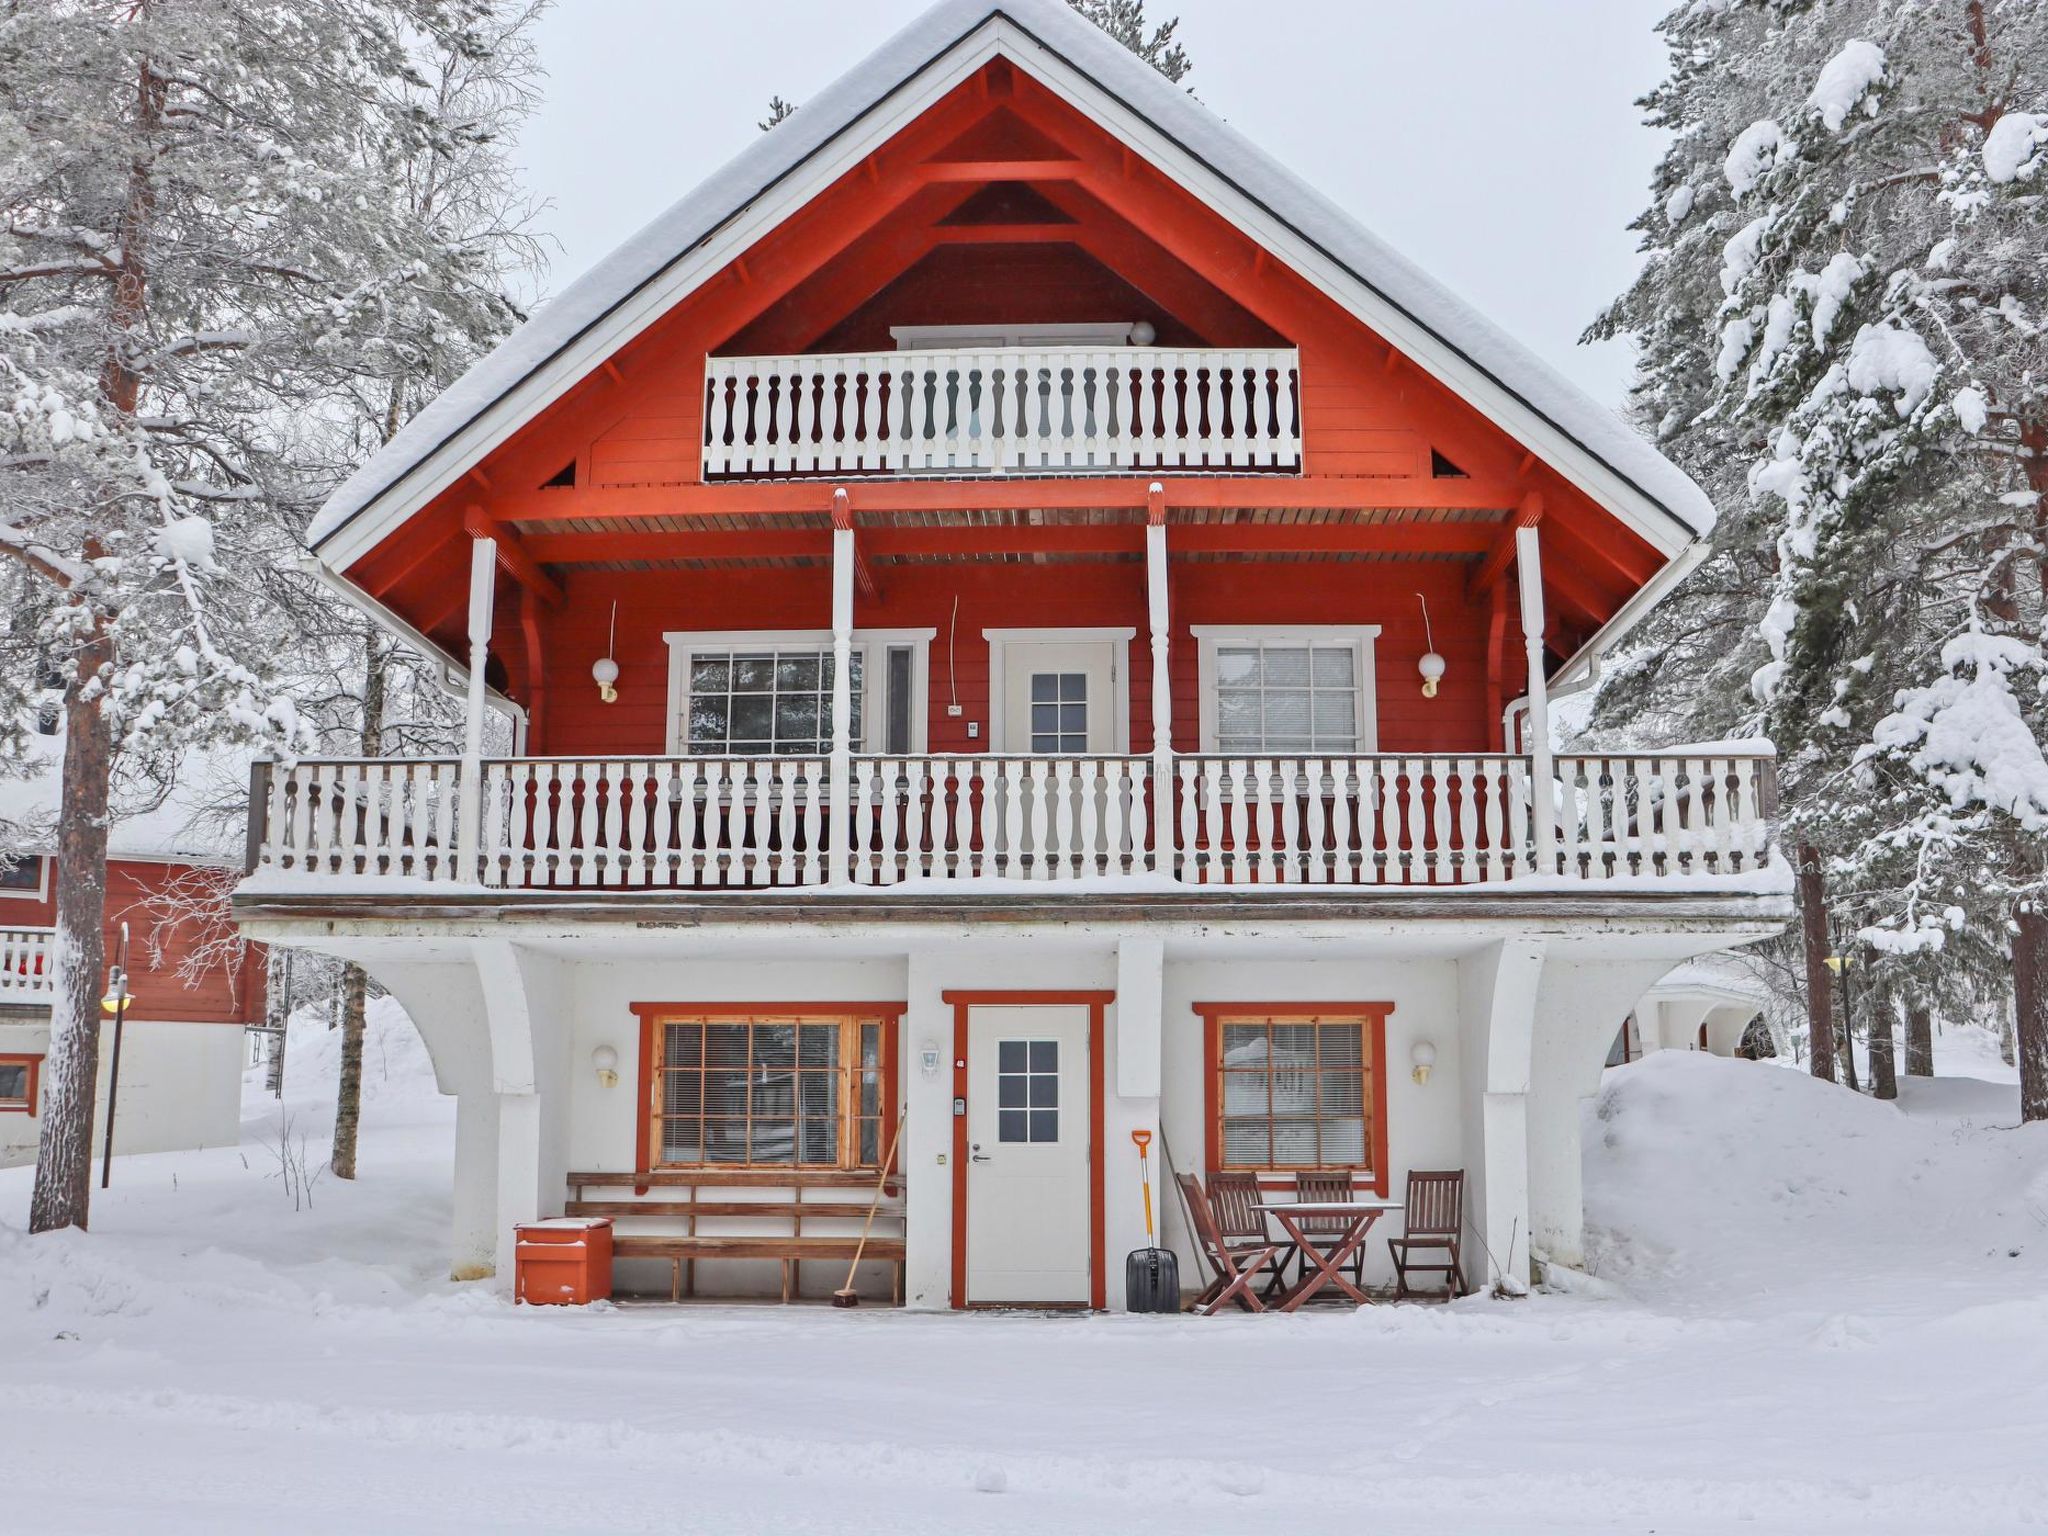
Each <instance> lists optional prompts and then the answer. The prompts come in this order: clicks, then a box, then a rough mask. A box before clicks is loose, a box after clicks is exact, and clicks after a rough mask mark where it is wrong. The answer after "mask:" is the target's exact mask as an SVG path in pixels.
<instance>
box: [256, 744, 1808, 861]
mask: <svg viewBox="0 0 2048 1536" xmlns="http://www.w3.org/2000/svg"><path fill="white" fill-rule="evenodd" d="M1162 770H1163V773H1162ZM840 775H843V778H842V777H840ZM1162 777H1163V782H1162ZM475 782H476V783H477V784H478V786H479V793H478V795H477V800H478V803H477V804H476V805H475V806H474V807H470V808H465V806H464V805H463V804H462V800H463V783H464V778H463V774H462V771H461V764H460V762H459V761H458V760H456V759H452V758H450V759H437V760H432V761H410V762H408V761H397V760H381V759H342V760H326V761H312V760H300V761H298V762H296V763H293V764H291V765H289V766H277V767H272V766H271V765H268V764H263V765H259V767H258V772H257V774H256V777H255V780H254V782H253V784H252V804H251V807H250V811H251V814H250V820H249V826H250V837H249V849H248V867H249V872H250V873H251V874H252V875H255V876H259V877H271V876H276V877H283V878H284V879H285V883H287V884H289V885H292V886H296V887H301V888H304V887H307V886H310V887H312V888H319V887H321V886H323V885H324V886H327V887H328V888H330V889H334V890H336V891H340V890H343V889H346V888H348V887H349V884H350V883H351V882H359V881H360V880H361V879H362V878H363V877H401V878H402V879H405V880H408V881H411V882H423V883H425V884H428V885H468V886H472V887H477V886H480V887H483V888H487V889H492V890H499V891H508V892H509V891H527V892H543V891H546V892H570V891H581V890H588V891H626V892H646V891H649V890H670V891H678V892H681V891H690V892H721V891H725V892H746V891H754V892H759V891H772V890H782V889H800V888H816V887H833V888H837V889H841V890H846V891H853V892H857V891H861V890H877V889H881V888H909V887H915V888H922V889H926V890H939V891H944V890H950V891H955V892H959V893H962V894H965V893H967V892H969V891H970V890H989V889H1011V888H1016V889H1025V888H1041V889H1042V888H1045V887H1060V886H1065V887H1067V888H1069V889H1080V888H1088V889H1093V890H1097V891H1100V890H1104V889H1112V890H1113V889H1116V888H1123V889H1126V890H1128V891H1131V892H1133V893H1137V892H1142V891H1159V890H1165V889H1180V888H1191V889H1192V888H1219V887H1221V888H1228V889H1229V890H1231V891H1232V892H1243V891H1277V890H1284V889H1293V888H1298V887H1304V886H1317V887H1325V888H1344V889H1353V890H1359V891H1364V890H1367V889H1378V888H1404V889H1411V890H1412V889H1413V888H1416V887H1439V888H1442V887H1473V886H1490V887H1503V886H1514V885H1516V884H1521V885H1523V886H1524V887H1525V888H1526V887H1529V886H1531V885H1534V886H1536V887H1537V888H1540V889H1546V890H1554V889H1558V888H1560V887H1564V888H1586V889H1591V888H1597V887H1603V886H1605V887H1616V886H1621V885H1625V884H1651V885H1666V886H1671V887H1675V888H1680V889H1682V888H1685V887H1688V886H1691V887H1695V888H1697V887H1701V886H1707V887H1728V888H1743V887H1746V886H1747V885H1749V884H1752V883H1755V882H1756V881H1757V880H1758V879H1759V878H1760V877H1762V876H1763V875H1764V874H1765V872H1766V871H1770V870H1771V866H1772V864H1773V859H1774V855H1773V853H1772V848H1771V839H1770V817H1771V814H1772V810H1773V806H1774V794H1775V778H1774V763H1773V760H1772V759H1771V758H1770V756H1769V755H1768V754H1766V753H1762V752H1733V751H1714V752H1700V753H1685V752H1674V753H1668V754H1655V755H1634V756H1567V757H1558V758H1556V759H1555V760H1554V762H1553V765H1552V771H1551V779H1550V782H1549V784H1548V785H1547V786H1544V785H1542V784H1541V783H1540V782H1539V781H1538V779H1537V777H1536V774H1535V769H1534V765H1533V763H1532V760H1531V759H1530V758H1527V757H1511V756H1500V755H1483V756H1482V755H1469V756H1398V755H1372V756H1351V757H1269V758H1260V759H1249V758H1233V757H1220V756H1209V755H1187V756H1167V757H1161V758H1154V757H1128V756H1118V757H1090V758H1046V757H1006V756H976V757H968V756H960V757H954V756H918V757H854V758H851V759H845V760H841V762H840V765H839V767H838V769H837V771H836V772H835V763H834V760H833V759H831V758H828V757H782V758H725V757H678V758H631V759H614V760H595V759H580V758H579V759H563V758H500V759H488V760H485V761H484V762H483V763H482V764H481V765H480V768H479V769H478V770H477V774H476V779H475ZM835 803H836V804H843V805H845V806H846V807H847V808H848V809H847V812H846V814H844V815H834V814H833V813H832V806H833V805H834V804H835ZM1545 805H1547V806H1549V807H1551V808H1552V809H1551V812H1550V814H1549V815H1548V816H1547V817H1546V816H1544V815H1541V814H1537V813H1536V810H1535V808H1536V807H1539V806H1545ZM466 809H467V810H468V811H469V814H465V811H466ZM356 888H357V889H360V886H359V885H358V886H356Z"/></svg>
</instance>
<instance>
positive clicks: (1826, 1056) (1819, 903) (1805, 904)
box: [1799, 843, 1835, 1082]
mask: <svg viewBox="0 0 2048 1536" xmlns="http://www.w3.org/2000/svg"><path fill="white" fill-rule="evenodd" d="M1799 931H1800V936H1801V938H1802V939H1803V940H1804V942H1805V948H1806V1020H1807V1041H1808V1045H1809V1048H1810V1049H1811V1050H1812V1052H1813V1055H1812V1057H1811V1058H1810V1059H1809V1060H1808V1063H1807V1067H1808V1070H1809V1071H1811V1072H1812V1073H1813V1075H1814V1076H1815V1077H1824V1078H1827V1079H1828V1080H1829V1081H1830V1082H1832V1081H1834V1077H1835V1018H1834V1014H1835V1007H1834V1003H1835V997H1834V991H1833V987H1834V977H1833V976H1832V975H1830V974H1829V972H1828V963H1827V957H1828V890H1827V884H1826V882H1825V881H1823V880H1822V879H1821V873H1820V853H1819V851H1818V850H1817V849H1815V848H1814V847H1813V846H1812V845H1811V844H1806V843H1802V844H1801V845H1800V848H1799Z"/></svg>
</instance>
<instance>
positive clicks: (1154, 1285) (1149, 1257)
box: [1124, 1130, 1180, 1312]
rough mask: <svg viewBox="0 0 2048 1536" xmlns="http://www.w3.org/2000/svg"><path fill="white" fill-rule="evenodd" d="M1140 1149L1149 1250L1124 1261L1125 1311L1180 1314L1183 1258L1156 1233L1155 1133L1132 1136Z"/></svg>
mask: <svg viewBox="0 0 2048 1536" xmlns="http://www.w3.org/2000/svg"><path fill="white" fill-rule="evenodd" d="M1131 1141H1132V1143H1133V1144H1134V1145H1136V1147H1137V1149H1138V1179H1139V1183H1140V1184H1141V1186H1142V1187H1143V1189H1144V1191H1145V1246H1144V1247H1143V1248H1138V1249H1135V1250H1133V1251H1132V1253H1131V1254H1130V1256H1129V1257H1128V1258H1126V1259H1125V1260H1124V1309H1125V1310H1126V1311H1130V1312H1178V1311H1179V1310H1180V1258H1179V1256H1178V1255H1177V1254H1175V1253H1174V1251H1173V1250H1172V1249H1171V1248H1161V1247H1160V1246H1159V1245H1158V1243H1157V1242H1156V1241H1155V1240H1154V1235H1153V1230H1152V1133H1151V1132H1150V1131H1146V1130H1137V1131H1133V1132H1131Z"/></svg>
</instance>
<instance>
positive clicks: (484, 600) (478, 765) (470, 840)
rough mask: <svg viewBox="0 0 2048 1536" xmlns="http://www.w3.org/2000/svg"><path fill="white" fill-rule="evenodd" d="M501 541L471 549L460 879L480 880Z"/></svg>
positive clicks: (480, 541) (479, 543) (476, 544)
mask: <svg viewBox="0 0 2048 1536" xmlns="http://www.w3.org/2000/svg"><path fill="white" fill-rule="evenodd" d="M497 584H498V541H497V540H496V539H477V540H475V541H473V542H472V543H471V545H470V550H469V696H468V700H467V704H468V711H467V713H466V715H465V716H464V720H463V729H462V770H461V788H460V791H459V793H460V796H461V805H460V807H459V817H458V821H457V828H458V830H457V833H456V851H455V873H456V878H457V879H459V880H463V881H466V882H474V881H475V880H476V878H477V845H478V842H479V840H480V839H481V837H482V834H483V799H484V704H485V695H486V692H487V685H486V683H485V681H484V669H485V667H486V666H487V665H488V664H489V662H490V659H491V619H492V609H493V604H494V603H495V601H496V598H497Z"/></svg>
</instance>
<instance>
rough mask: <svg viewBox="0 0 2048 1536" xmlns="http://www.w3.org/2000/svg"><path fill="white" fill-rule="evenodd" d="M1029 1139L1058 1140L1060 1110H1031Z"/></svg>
mask: <svg viewBox="0 0 2048 1536" xmlns="http://www.w3.org/2000/svg"><path fill="white" fill-rule="evenodd" d="M1031 1139H1032V1140H1033V1141H1058V1140H1059V1139H1060V1112H1059V1111H1058V1110H1056V1109H1034V1110H1032V1111H1031Z"/></svg>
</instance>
